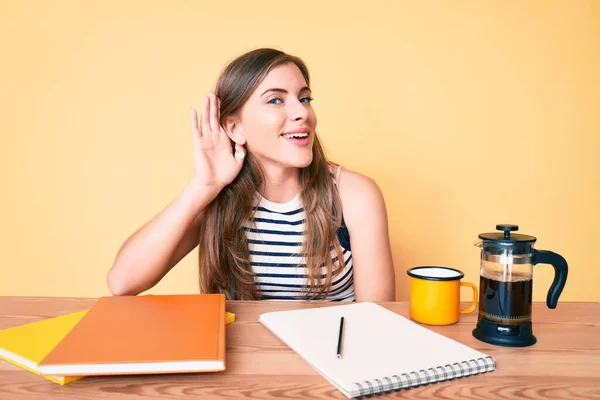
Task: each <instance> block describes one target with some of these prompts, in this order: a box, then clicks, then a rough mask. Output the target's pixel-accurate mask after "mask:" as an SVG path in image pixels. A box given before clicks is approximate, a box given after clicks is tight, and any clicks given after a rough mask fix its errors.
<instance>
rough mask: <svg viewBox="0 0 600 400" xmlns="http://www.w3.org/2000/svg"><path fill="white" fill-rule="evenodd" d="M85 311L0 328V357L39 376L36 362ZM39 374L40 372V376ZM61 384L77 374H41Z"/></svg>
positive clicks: (76, 377) (77, 377)
mask: <svg viewBox="0 0 600 400" xmlns="http://www.w3.org/2000/svg"><path fill="white" fill-rule="evenodd" d="M87 312H88V310H84V311H79V312H75V313H71V314H66V315H62V316H60V317H54V318H48V319H45V320H43V321H37V322H32V323H29V324H25V325H20V326H15V327H12V328H8V329H4V330H2V331H0V358H1V359H3V360H5V361H8V362H9V363H11V364H13V365H16V366H17V367H20V368H23V369H26V370H27V371H29V372H33V373H34V374H36V375H40V371H39V370H38V363H39V362H40V361H42V359H43V358H44V357H46V355H48V353H50V351H51V350H52V349H54V347H55V346H56V345H57V344H58V343H59V342H60V341H61V340H62V339H63V338H64V337H65V335H66V334H67V333H69V331H70V330H71V329H72V328H73V327H74V326H75V325H76V324H77V323H78V322H79V320H80V319H81V318H82V317H83V316H84V315H85V313H87ZM40 376H41V375H40ZM43 378H46V379H48V380H50V381H52V382H55V383H58V384H60V385H64V384H65V383H69V382H72V381H75V380H77V379H80V378H81V377H80V376H43Z"/></svg>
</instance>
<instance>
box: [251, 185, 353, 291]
mask: <svg viewBox="0 0 600 400" xmlns="http://www.w3.org/2000/svg"><path fill="white" fill-rule="evenodd" d="M304 219H305V213H304V208H303V207H302V204H301V202H300V195H297V196H296V197H295V198H293V199H292V200H290V201H288V202H287V203H274V202H271V201H269V200H267V199H265V198H264V197H262V196H257V201H256V202H255V208H254V220H253V221H252V220H248V221H247V223H246V224H245V226H244V230H245V231H246V237H247V238H248V249H249V251H250V265H251V266H252V270H253V271H254V274H255V282H256V285H257V289H258V293H259V295H260V297H261V298H262V299H263V300H307V298H306V292H307V288H306V284H307V277H308V271H307V268H306V264H305V260H304V257H303V256H302V254H301V252H302V240H303V236H304V229H305V228H304V225H305V223H304ZM345 229H346V227H345V226H342V229H341V230H345ZM344 233H345V236H347V230H346V231H345V232H344ZM338 237H340V241H341V244H342V251H343V258H344V269H343V271H342V272H341V273H340V274H339V275H337V276H336V277H335V278H334V280H333V282H332V285H331V290H330V292H329V294H328V295H327V297H326V298H325V299H324V300H325V301H354V300H355V298H354V274H353V268H352V253H351V251H350V246H349V244H348V243H347V242H348V241H347V240H343V238H342V236H341V235H340V233H338ZM344 244H345V246H344ZM331 257H332V260H334V262H335V261H337V257H336V254H335V251H334V250H333V247H332V251H331ZM322 273H323V274H322V278H323V282H324V278H325V276H326V275H325V274H326V273H327V267H322Z"/></svg>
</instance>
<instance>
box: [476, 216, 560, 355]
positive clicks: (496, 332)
mask: <svg viewBox="0 0 600 400" xmlns="http://www.w3.org/2000/svg"><path fill="white" fill-rule="evenodd" d="M496 229H497V230H499V231H502V232H493V233H482V234H480V235H479V239H481V240H479V241H477V242H476V243H475V245H476V246H479V247H481V267H480V284H479V316H478V320H477V327H476V328H475V329H474V330H473V336H475V337H476V338H477V339H479V340H481V341H484V342H487V343H491V344H495V345H500V346H513V347H522V346H530V345H532V344H534V343H535V342H536V338H535V336H534V335H533V332H532V326H531V300H532V289H533V279H532V278H533V266H534V265H536V264H540V263H543V264H551V265H552V266H553V267H554V282H552V286H550V290H549V292H548V297H547V299H546V304H547V305H548V307H549V308H555V307H556V304H557V302H558V297H559V296H560V294H561V292H562V290H563V288H564V286H565V283H566V281H567V272H568V266H567V262H566V261H565V259H564V258H563V257H562V256H560V255H559V254H556V253H553V252H551V251H545V250H535V249H534V248H533V245H534V244H535V241H536V240H537V239H536V238H535V237H533V236H528V235H521V234H516V233H515V234H511V232H514V231H517V230H518V229H519V227H518V226H516V225H496Z"/></svg>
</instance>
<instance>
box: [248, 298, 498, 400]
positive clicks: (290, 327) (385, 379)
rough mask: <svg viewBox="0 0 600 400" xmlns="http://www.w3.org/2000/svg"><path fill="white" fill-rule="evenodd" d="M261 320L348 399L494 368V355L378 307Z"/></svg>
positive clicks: (312, 311)
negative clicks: (338, 348)
mask: <svg viewBox="0 0 600 400" xmlns="http://www.w3.org/2000/svg"><path fill="white" fill-rule="evenodd" d="M341 317H344V329H343V335H342V344H343V345H342V351H341V353H342V354H341V358H338V357H337V345H338V337H339V329H340V319H341ZM259 321H260V322H261V323H262V324H263V325H264V326H266V327H267V328H268V329H269V330H270V331H271V332H272V333H273V334H274V335H275V336H277V337H278V338H279V339H281V340H282V341H283V342H284V343H285V344H286V345H288V346H289V347H290V348H291V349H292V350H294V351H295V352H296V353H298V354H299V355H300V356H301V357H302V358H304V359H305V360H306V361H307V362H308V363H309V364H310V365H312V367H313V368H315V369H316V370H317V371H318V372H319V373H320V374H321V375H323V377H325V378H326V379H327V380H328V381H329V382H331V383H332V384H333V385H334V386H335V387H337V388H338V389H339V390H340V391H341V392H342V393H343V394H344V395H346V397H348V398H354V397H363V396H369V395H372V394H381V393H387V392H390V391H395V390H400V389H408V388H411V387H416V386H420V385H425V384H430V383H435V382H441V381H446V380H451V379H455V378H462V377H466V376H470V375H477V374H481V373H484V372H491V371H494V370H495V369H496V363H495V360H494V359H493V358H492V357H490V356H488V355H486V354H484V353H481V352H479V351H477V350H475V349H472V348H470V347H468V346H465V345H463V344H461V343H459V342H457V341H455V340H452V339H450V338H447V337H445V336H442V335H440V334H438V333H436V332H433V331H432V330H429V329H427V328H425V327H423V326H421V325H418V324H416V323H414V322H413V321H411V320H409V319H407V318H404V317H403V316H401V315H398V314H396V313H394V312H392V311H390V310H388V309H386V308H384V307H382V306H379V305H377V304H375V303H369V302H363V303H353V304H349V305H340V306H330V307H319V308H311V309H301V310H291V311H275V312H269V313H265V314H262V315H261V316H260V318H259Z"/></svg>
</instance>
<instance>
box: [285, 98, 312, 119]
mask: <svg viewBox="0 0 600 400" xmlns="http://www.w3.org/2000/svg"><path fill="white" fill-rule="evenodd" d="M288 104H289V103H288ZM307 117H308V110H307V109H306V104H304V103H302V102H300V100H297V101H293V102H292V104H291V105H290V119H291V120H292V121H301V120H304V119H306V118H307Z"/></svg>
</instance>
